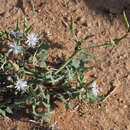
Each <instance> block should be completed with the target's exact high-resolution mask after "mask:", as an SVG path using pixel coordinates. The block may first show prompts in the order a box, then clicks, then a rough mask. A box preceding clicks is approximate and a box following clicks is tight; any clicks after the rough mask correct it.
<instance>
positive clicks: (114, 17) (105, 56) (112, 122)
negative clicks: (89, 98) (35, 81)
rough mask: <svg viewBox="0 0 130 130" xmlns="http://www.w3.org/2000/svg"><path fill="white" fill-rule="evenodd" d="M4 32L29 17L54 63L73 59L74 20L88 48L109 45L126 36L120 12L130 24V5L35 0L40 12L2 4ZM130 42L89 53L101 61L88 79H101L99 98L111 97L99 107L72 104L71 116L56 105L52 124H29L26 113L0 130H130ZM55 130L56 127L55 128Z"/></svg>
mask: <svg viewBox="0 0 130 130" xmlns="http://www.w3.org/2000/svg"><path fill="white" fill-rule="evenodd" d="M0 3H1V4H0V29H1V30H4V29H5V28H7V27H9V26H12V27H15V26H16V20H17V19H18V18H21V20H22V21H23V18H24V16H27V19H28V24H29V25H33V31H34V32H36V33H38V34H43V36H44V38H45V39H46V40H48V41H50V44H51V49H50V50H49V53H50V55H51V58H49V61H50V62H52V63H55V62H57V60H58V59H59V58H63V57H65V58H68V57H69V56H70V55H71V54H72V52H73V49H74V47H75V43H74V42H73V41H72V40H70V35H71V34H70V31H69V24H70V19H71V17H72V16H73V17H74V18H75V24H76V27H77V34H78V37H79V38H81V39H85V38H86V39H87V37H88V36H89V35H93V37H92V38H90V39H89V40H85V41H84V44H83V46H89V45H96V44H100V43H104V42H105V41H107V40H108V39H109V36H111V37H112V38H117V37H120V36H122V34H124V33H125V31H126V29H125V26H124V24H123V20H122V14H121V12H122V11H123V10H124V9H125V10H126V13H127V15H128V19H129V20H130V1H129V0H122V1H121V0H110V1H107V0H98V2H97V1H96V2H95V0H91V1H89V0H35V1H34V3H35V13H33V11H32V8H31V6H30V4H29V3H28V1H27V0H13V1H9V0H0ZM129 49H130V39H126V40H124V41H123V42H122V44H120V45H119V46H112V47H101V48H98V49H91V50H89V52H90V53H92V54H94V55H96V56H98V57H99V59H100V61H99V62H97V63H95V68H94V70H92V71H91V72H89V73H88V75H87V76H86V78H89V79H90V78H93V77H94V78H97V83H98V85H99V87H100V95H102V94H106V93H108V92H109V91H110V90H112V92H111V93H110V94H109V96H108V97H107V98H106V99H105V100H104V101H103V102H100V103H98V104H96V105H92V104H88V103H84V102H77V101H73V103H74V104H75V107H74V109H73V110H72V111H69V110H67V109H66V108H65V105H63V104H62V103H60V102H58V101H56V102H55V104H57V107H55V108H54V111H53V112H52V118H51V120H50V121H48V123H49V125H48V126H47V125H46V124H43V126H39V124H37V123H30V122H29V120H30V119H31V118H30V117H29V116H28V115H26V114H25V113H24V112H16V114H15V115H14V116H13V117H12V116H11V117H9V118H3V117H0V130H33V129H34V130H36V129H39V130H44V129H45V130H47V129H49V127H50V126H51V125H52V124H53V125H55V130H56V129H59V130H129V129H130V58H129V57H130V56H129V55H130V52H129V51H130V50H129ZM50 129H51V128H50ZM53 130H54V129H53Z"/></svg>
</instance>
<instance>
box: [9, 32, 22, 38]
mask: <svg viewBox="0 0 130 130" xmlns="http://www.w3.org/2000/svg"><path fill="white" fill-rule="evenodd" d="M11 35H13V36H14V37H22V36H23V32H14V31H12V32H11Z"/></svg>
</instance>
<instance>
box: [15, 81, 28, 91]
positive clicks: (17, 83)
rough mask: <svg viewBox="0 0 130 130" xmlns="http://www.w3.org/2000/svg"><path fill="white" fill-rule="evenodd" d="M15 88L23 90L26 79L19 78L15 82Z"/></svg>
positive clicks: (25, 85)
mask: <svg viewBox="0 0 130 130" xmlns="http://www.w3.org/2000/svg"><path fill="white" fill-rule="evenodd" d="M15 88H16V89H17V90H18V91H25V90H26V88H27V81H25V80H21V79H19V80H18V81H17V82H16V86H15Z"/></svg>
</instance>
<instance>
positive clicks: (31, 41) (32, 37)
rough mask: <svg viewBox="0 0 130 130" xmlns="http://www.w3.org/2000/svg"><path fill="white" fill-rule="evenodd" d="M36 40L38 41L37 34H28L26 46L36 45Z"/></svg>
mask: <svg viewBox="0 0 130 130" xmlns="http://www.w3.org/2000/svg"><path fill="white" fill-rule="evenodd" d="M37 42H38V38H37V35H36V34H35V33H30V34H28V36H27V44H28V46H31V47H33V46H35V45H36V43H37Z"/></svg>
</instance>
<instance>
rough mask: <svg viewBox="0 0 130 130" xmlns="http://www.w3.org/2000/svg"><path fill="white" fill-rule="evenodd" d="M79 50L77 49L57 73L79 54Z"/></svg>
mask: <svg viewBox="0 0 130 130" xmlns="http://www.w3.org/2000/svg"><path fill="white" fill-rule="evenodd" d="M78 51H79V50H76V51H75V52H74V53H73V54H72V55H71V57H70V58H69V59H68V60H67V61H66V62H65V63H64V64H63V65H62V66H61V67H60V68H59V69H58V70H57V71H56V72H55V75H57V74H58V73H59V72H61V71H62V70H63V69H64V68H65V67H66V66H67V65H68V64H69V63H70V62H71V60H72V59H73V57H74V56H75V55H76V54H77V52H78Z"/></svg>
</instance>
